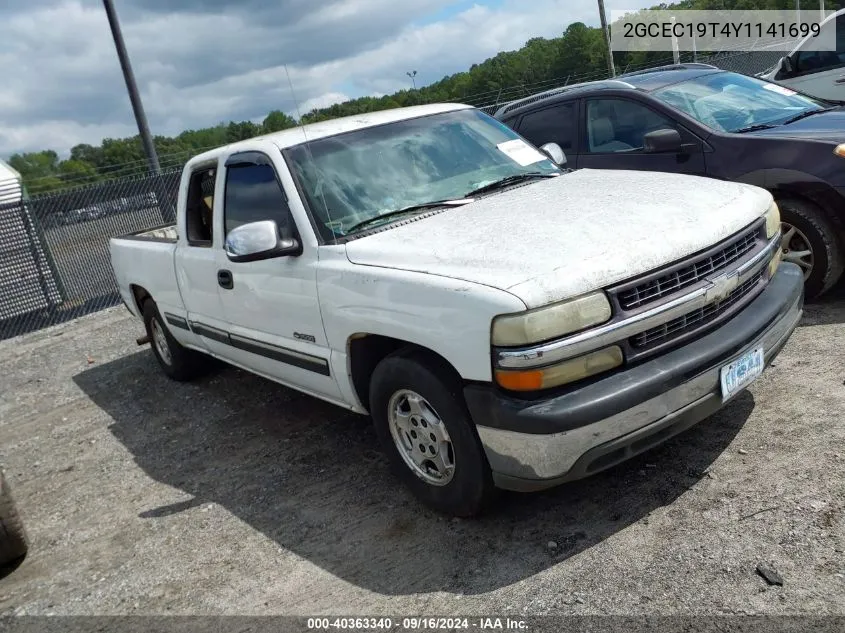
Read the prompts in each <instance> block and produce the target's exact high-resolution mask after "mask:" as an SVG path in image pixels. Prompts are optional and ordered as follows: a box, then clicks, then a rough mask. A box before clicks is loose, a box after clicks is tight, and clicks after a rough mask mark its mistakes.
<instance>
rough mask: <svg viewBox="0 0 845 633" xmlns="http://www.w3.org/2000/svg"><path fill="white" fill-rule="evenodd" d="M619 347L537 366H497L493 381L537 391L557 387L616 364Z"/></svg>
mask: <svg viewBox="0 0 845 633" xmlns="http://www.w3.org/2000/svg"><path fill="white" fill-rule="evenodd" d="M622 361H623V356H622V350H621V349H620V348H619V347H617V346H616V345H613V346H611V347H605V348H604V349H600V350H598V351H596V352H591V353H590V354H585V355H584V356H579V357H578V358H573V359H571V360H566V361H564V362H562V363H558V364H557V365H550V366H549V367H541V368H539V369H524V370H513V369H497V370H496V382H497V383H499V385H500V386H502V387H503V388H504V389H508V390H510V391H539V390H541V389H548V388H550V387H558V386H560V385H565V384H567V383H570V382H575V381H576V380H581V379H582V378H587V377H589V376H593V375H595V374H600V373H602V372H604V371H608V370H610V369H613V368H614V367H619V365H621V364H622Z"/></svg>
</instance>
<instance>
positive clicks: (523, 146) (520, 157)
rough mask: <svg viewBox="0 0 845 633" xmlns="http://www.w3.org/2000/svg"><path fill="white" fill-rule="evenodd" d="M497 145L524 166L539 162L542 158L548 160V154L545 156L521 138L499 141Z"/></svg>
mask: <svg viewBox="0 0 845 633" xmlns="http://www.w3.org/2000/svg"><path fill="white" fill-rule="evenodd" d="M496 147H498V148H499V150H500V151H501V152H502V153H503V154H505V155H506V156H507V157H508V158H510V159H511V160H512V161H513V162H515V163H517V164H519V165H522V166H523V167H527V166H528V165H533V164H534V163H539V162H540V161H541V160H548V157H547V156H544V155H543V154H541V153H540V152H538V151H537V150H536V149H534V148H533V147H531V146H530V145H529V144H528V143H526V142H525V141H523V140H522V139H519V138H515V139H513V140H512V141H506V142H504V143H499V144H498V145H497V146H496Z"/></svg>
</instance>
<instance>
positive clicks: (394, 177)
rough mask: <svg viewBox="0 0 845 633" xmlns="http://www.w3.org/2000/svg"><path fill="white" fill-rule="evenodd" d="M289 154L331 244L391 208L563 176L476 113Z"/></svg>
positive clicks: (344, 137) (415, 122) (380, 129)
mask: <svg viewBox="0 0 845 633" xmlns="http://www.w3.org/2000/svg"><path fill="white" fill-rule="evenodd" d="M285 154H286V155H287V157H288V162H289V165H290V167H291V171H292V172H293V175H294V178H296V179H297V180H298V181H299V185H300V188H301V191H302V192H303V193H304V195H305V198H306V202H307V203H308V205H309V207H310V209H311V212H312V215H313V216H314V220H315V223H316V224H317V229H318V230H319V231H320V232H321V233H322V236H323V239H325V240H326V241H331V240H332V239H334V238H335V237H342V236H344V235H347V234H348V233H347V232H350V231H351V229H352V227H355V226H356V225H361V223H364V222H366V221H367V220H370V219H372V218H375V217H377V216H380V215H385V214H388V213H390V212H391V211H396V210H397V209H405V208H408V207H415V206H417V205H425V204H426V203H429V202H432V201H437V200H457V199H461V198H464V197H465V196H466V195H467V194H468V193H469V192H471V191H473V190H475V189H477V188H479V187H483V186H484V185H487V184H490V183H493V182H496V181H499V180H501V179H503V178H507V177H509V176H519V175H521V174H529V173H538V174H543V175H545V174H556V173H561V170H560V168H559V167H558V166H557V165H555V164H554V163H553V162H552V161H551V160H548V159H547V158H546V157H545V155H543V154H540V153H539V152H538V151H537V150H536V149H535V148H534V147H533V146H529V145H527V144H525V143H524V141H522V140H521V139H520V137H519V136H518V135H517V134H516V133H515V132H513V131H512V130H511V129H510V128H508V127H506V126H505V125H504V124H502V123H500V122H498V121H496V120H495V119H493V118H492V117H489V116H487V115H486V114H484V113H482V112H479V111H478V110H458V111H453V112H445V113H441V114H434V115H430V116H424V117H419V118H415V119H407V120H404V121H397V122H395V123H388V124H385V125H379V126H374V127H370V128H364V129H361V130H356V131H354V132H347V133H343V134H338V135H336V136H331V137H327V138H323V139H319V140H316V141H311V142H309V143H307V144H302V145H298V146H295V147H292V148H290V149H288V150H286V151H285ZM420 212H422V210H421V211H420ZM405 217H407V216H405V215H393V216H391V218H395V219H402V218H405ZM389 219H390V218H387V217H386V218H385V221H387V220H389ZM368 226H369V225H368ZM358 230H360V229H355V230H354V231H351V232H357V231H358Z"/></svg>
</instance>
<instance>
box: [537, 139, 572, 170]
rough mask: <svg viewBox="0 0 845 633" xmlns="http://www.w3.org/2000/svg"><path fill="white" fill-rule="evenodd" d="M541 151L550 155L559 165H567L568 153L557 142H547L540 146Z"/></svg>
mask: <svg viewBox="0 0 845 633" xmlns="http://www.w3.org/2000/svg"><path fill="white" fill-rule="evenodd" d="M540 151H541V152H543V153H544V154H545V155H546V156H548V157H549V158H550V159H551V161H552V162H553V163H554V164H555V165H557V166H558V167H566V154H564V153H563V150H562V149H561V148H560V145H558V144H557V143H546V144H545V145H543V146H542V147H541V148H540Z"/></svg>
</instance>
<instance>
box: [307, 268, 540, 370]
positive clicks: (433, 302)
mask: <svg viewBox="0 0 845 633" xmlns="http://www.w3.org/2000/svg"><path fill="white" fill-rule="evenodd" d="M323 264H325V265H323ZM320 268H321V270H320V273H319V275H318V292H319V296H320V306H321V310H322V314H323V324H324V326H325V330H326V336H327V338H328V342H329V345H330V346H331V348H332V349H333V350H339V351H340V350H343V351H344V352H345V351H346V349H347V347H348V343H349V341H350V339H351V338H352V337H353V336H356V335H361V334H377V335H381V336H387V337H390V338H394V339H398V340H401V341H406V342H408V343H413V344H415V345H419V346H420V347H423V348H426V349H430V350H432V351H434V352H436V353H437V354H439V355H440V356H442V357H443V358H445V359H446V360H447V361H448V362H449V363H450V364H451V365H452V366H453V367H454V368H455V370H456V371H457V372H458V374H460V376H461V377H462V378H463V379H464V380H477V381H490V380H491V379H492V369H491V360H490V324H491V322H492V320H493V317H494V316H496V315H497V314H504V313H508V312H517V311H520V310H525V309H526V308H525V304H524V303H523V302H522V301H521V300H520V299H518V298H517V297H515V296H514V295H512V294H510V293H508V292H506V291H504V290H500V289H497V288H491V287H489V286H483V285H480V284H476V283H471V282H466V281H462V280H458V279H451V278H446V277H440V276H437V275H429V274H425V273H415V272H408V271H403V270H396V269H388V268H378V267H374V266H361V265H355V264H351V265H350V264H349V263H348V262H347V263H345V264H344V263H342V262H340V261H337V262H331V263H328V262H321V267H320Z"/></svg>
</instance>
